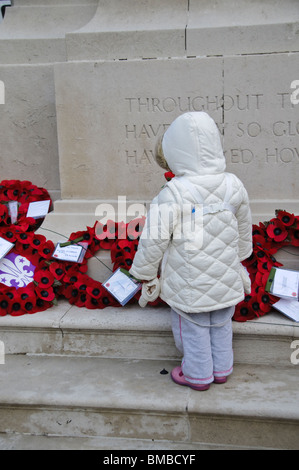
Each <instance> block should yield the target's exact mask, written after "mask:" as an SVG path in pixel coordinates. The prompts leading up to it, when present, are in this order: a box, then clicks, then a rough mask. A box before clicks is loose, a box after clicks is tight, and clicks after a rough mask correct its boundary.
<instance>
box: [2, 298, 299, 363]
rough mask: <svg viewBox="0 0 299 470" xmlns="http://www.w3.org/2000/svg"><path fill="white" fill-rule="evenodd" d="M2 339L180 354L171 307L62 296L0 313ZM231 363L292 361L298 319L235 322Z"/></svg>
mask: <svg viewBox="0 0 299 470" xmlns="http://www.w3.org/2000/svg"><path fill="white" fill-rule="evenodd" d="M0 326H1V335H0V340H1V341H3V343H4V345H5V353H6V354H7V355H9V354H42V355H44V354H49V355H64V356H84V357H87V356H93V357H114V358H124V357H126V358H131V359H132V358H136V359H146V358H151V359H163V358H164V359H172V360H174V359H176V360H179V359H180V354H179V352H178V351H177V349H176V347H175V344H174V340H173V336H172V332H171V322H170V315H169V308H168V307H163V306H160V307H158V308H154V307H146V308H145V309H141V308H140V307H139V306H138V305H135V304H134V305H130V306H127V307H123V308H117V307H116V308H114V307H111V308H110V307H107V308H105V309H103V310H88V309H85V308H78V307H75V306H71V305H70V304H69V303H68V302H67V301H66V300H62V299H61V300H60V301H59V304H58V306H57V307H53V308H52V309H49V310H47V311H45V312H39V313H36V314H34V315H24V316H21V317H11V316H6V317H1V318H0ZM233 332H234V340H233V341H234V356H235V363H242V364H269V365H273V364H276V365H281V366H286V367H292V364H291V354H292V352H293V350H292V349H291V343H292V341H293V340H294V339H296V338H298V337H299V324H297V323H295V322H292V321H291V320H288V319H287V318H286V317H284V316H283V315H281V314H279V313H276V312H273V313H270V314H267V315H266V316H265V317H263V318H261V319H258V320H254V321H248V322H245V323H238V322H233Z"/></svg>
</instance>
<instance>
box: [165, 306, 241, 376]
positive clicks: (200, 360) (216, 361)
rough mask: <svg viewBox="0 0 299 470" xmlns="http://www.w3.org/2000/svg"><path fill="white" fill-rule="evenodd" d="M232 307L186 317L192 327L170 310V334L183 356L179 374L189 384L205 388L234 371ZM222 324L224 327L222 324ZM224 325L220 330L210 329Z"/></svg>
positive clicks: (218, 328) (216, 328)
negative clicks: (215, 378)
mask: <svg viewBox="0 0 299 470" xmlns="http://www.w3.org/2000/svg"><path fill="white" fill-rule="evenodd" d="M234 309H235V307H234V306H232V307H228V308H223V309H220V310H214V311H212V312H200V313H192V314H188V315H189V316H190V317H191V318H192V320H194V321H195V322H197V323H199V324H200V325H203V326H198V325H195V324H194V323H192V322H190V321H189V320H187V319H185V318H184V317H182V316H181V315H179V314H178V313H177V312H175V311H174V310H173V309H171V322H172V332H173V336H174V340H175V344H176V347H177V348H178V350H179V351H180V352H181V353H182V355H183V359H182V365H181V366H182V371H183V374H184V376H185V379H186V380H187V381H188V382H191V383H195V384H208V383H211V382H213V380H214V377H224V376H228V375H229V374H231V373H232V371H233V348H232V338H233V333H232V320H231V319H232V316H233V314H234ZM223 323H224V324H223ZM219 324H223V325H222V326H213V325H219Z"/></svg>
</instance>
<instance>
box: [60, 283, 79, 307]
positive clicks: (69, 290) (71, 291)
mask: <svg viewBox="0 0 299 470" xmlns="http://www.w3.org/2000/svg"><path fill="white" fill-rule="evenodd" d="M62 294H63V295H64V296H65V297H66V298H67V300H68V301H69V302H70V304H72V305H73V304H75V303H76V302H77V300H78V297H79V289H78V288H77V287H75V286H74V285H73V284H71V285H68V286H67V287H65V288H64V289H63V291H62Z"/></svg>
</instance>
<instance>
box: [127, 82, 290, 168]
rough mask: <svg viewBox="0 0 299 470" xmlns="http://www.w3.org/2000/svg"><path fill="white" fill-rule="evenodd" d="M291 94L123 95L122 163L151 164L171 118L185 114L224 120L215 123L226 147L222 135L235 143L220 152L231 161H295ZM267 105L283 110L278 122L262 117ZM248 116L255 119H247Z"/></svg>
mask: <svg viewBox="0 0 299 470" xmlns="http://www.w3.org/2000/svg"><path fill="white" fill-rule="evenodd" d="M293 95H294V92H292V90H291V89H290V92H277V93H276V94H274V95H273V96H272V97H271V103H269V97H266V96H265V95H264V94H263V93H253V94H236V95H223V96H200V95H198V96H178V97H173V96H166V97H159V98H158V97H127V98H125V106H126V112H127V115H128V122H127V123H126V124H125V125H124V139H125V149H124V152H125V162H126V164H127V165H130V166H131V165H134V166H143V167H144V166H145V165H150V164H152V163H153V161H154V148H155V145H156V142H157V138H158V137H159V136H161V135H163V133H164V132H165V131H166V129H167V128H168V127H169V125H170V124H171V122H172V121H173V119H174V117H175V116H178V115H180V114H182V113H184V112H188V111H206V112H208V113H215V112H218V116H219V115H221V116H222V121H223V122H217V125H218V128H219V131H220V132H221V133H222V134H223V135H224V143H225V136H226V135H229V136H230V141H231V142H235V143H236V145H235V146H233V148H230V149H226V150H225V152H224V153H225V156H226V159H227V161H228V162H229V163H231V164H242V165H249V164H253V163H254V162H256V161H257V160H258V161H261V162H263V163H264V164H277V163H282V164H289V163H299V147H298V146H295V145H293V144H292V142H293V143H294V139H293V140H292V137H298V136H299V119H295V120H294V119H292V116H293V115H294V114H295V113H294V107H295V106H296V104H297V102H296V101H295V104H294V100H292V96H293ZM296 96H297V95H296ZM267 99H268V101H267ZM271 107H273V109H274V111H281V113H280V117H279V119H268V120H266V119H265V115H266V114H267V115H269V116H271V112H269V109H271ZM276 114H277V113H276ZM273 115H274V116H275V112H274V113H273ZM243 116H244V118H243ZM250 116H254V118H252V119H250ZM244 143H245V145H244ZM265 143H266V144H265Z"/></svg>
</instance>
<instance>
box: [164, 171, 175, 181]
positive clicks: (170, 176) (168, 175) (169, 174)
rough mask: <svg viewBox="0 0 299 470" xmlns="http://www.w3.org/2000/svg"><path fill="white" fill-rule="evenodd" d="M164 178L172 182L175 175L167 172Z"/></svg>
mask: <svg viewBox="0 0 299 470" xmlns="http://www.w3.org/2000/svg"><path fill="white" fill-rule="evenodd" d="M164 176H165V178H166V179H167V181H170V180H171V179H172V178H174V177H175V174H174V173H172V171H166V173H164Z"/></svg>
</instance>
